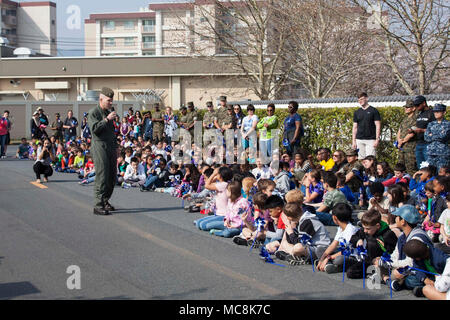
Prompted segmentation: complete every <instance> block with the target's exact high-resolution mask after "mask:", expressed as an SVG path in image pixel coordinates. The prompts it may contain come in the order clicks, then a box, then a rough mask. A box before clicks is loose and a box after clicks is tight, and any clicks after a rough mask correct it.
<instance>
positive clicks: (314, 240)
mask: <svg viewBox="0 0 450 320" xmlns="http://www.w3.org/2000/svg"><path fill="white" fill-rule="evenodd" d="M283 214H284V215H283V217H282V218H283V219H284V224H285V226H286V228H285V230H286V231H285V234H284V237H283V239H282V241H281V243H280V246H279V248H278V250H277V252H276V253H275V255H276V257H277V258H278V259H280V260H286V261H287V262H288V263H290V264H292V265H301V264H306V263H308V262H310V263H314V260H315V259H317V258H318V257H321V256H322V254H323V252H324V251H325V250H326V248H327V246H328V245H329V244H330V237H329V234H328V231H327V230H326V229H325V227H324V225H323V224H322V223H321V222H320V221H319V219H318V218H317V216H316V215H314V214H312V213H310V212H308V211H303V209H302V207H301V205H300V204H299V203H296V202H293V203H287V204H286V205H285V206H284V209H283ZM304 235H306V236H307V237H308V238H309V239H310V240H309V241H310V245H309V248H308V246H306V245H304V244H302V243H301V239H302V236H304ZM309 250H311V252H309ZM310 254H311V255H312V257H310ZM311 259H312V261H311Z"/></svg>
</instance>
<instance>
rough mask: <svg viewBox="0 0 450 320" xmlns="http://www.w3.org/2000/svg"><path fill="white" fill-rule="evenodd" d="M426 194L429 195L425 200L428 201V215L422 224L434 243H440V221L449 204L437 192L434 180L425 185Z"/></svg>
mask: <svg viewBox="0 0 450 320" xmlns="http://www.w3.org/2000/svg"><path fill="white" fill-rule="evenodd" d="M425 195H426V196H427V200H425V201H427V202H426V203H427V215H426V217H425V220H424V221H423V224H422V226H423V228H424V229H425V231H427V233H428V236H429V237H430V238H431V240H432V241H433V243H438V242H439V235H440V233H441V224H440V223H439V222H438V221H439V218H440V216H441V214H442V212H444V210H445V208H446V207H447V204H446V201H445V200H444V199H442V197H441V196H439V195H437V194H436V193H435V187H434V181H430V182H428V183H427V184H426V185H425Z"/></svg>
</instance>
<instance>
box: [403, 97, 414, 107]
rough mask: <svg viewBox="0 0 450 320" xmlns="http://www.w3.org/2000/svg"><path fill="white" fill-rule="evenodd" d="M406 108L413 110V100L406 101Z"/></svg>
mask: <svg viewBox="0 0 450 320" xmlns="http://www.w3.org/2000/svg"><path fill="white" fill-rule="evenodd" d="M403 107H404V108H412V107H414V101H413V99H408V100H406V103H405V105H404V106H403Z"/></svg>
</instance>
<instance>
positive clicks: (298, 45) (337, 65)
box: [274, 0, 382, 98]
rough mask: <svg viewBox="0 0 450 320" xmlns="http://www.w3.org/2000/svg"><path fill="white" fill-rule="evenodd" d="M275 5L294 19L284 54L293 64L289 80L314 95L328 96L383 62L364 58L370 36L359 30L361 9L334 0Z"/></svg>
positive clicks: (287, 62) (284, 0) (285, 16)
mask: <svg viewBox="0 0 450 320" xmlns="http://www.w3.org/2000/svg"><path fill="white" fill-rule="evenodd" d="M274 6H275V9H276V10H277V11H278V13H279V14H280V16H282V17H283V19H285V20H287V21H289V22H290V29H289V32H290V33H291V35H292V37H291V41H290V42H289V44H288V45H287V50H288V53H286V54H285V55H284V56H283V57H284V58H285V61H284V64H285V66H293V68H292V72H289V73H287V74H288V77H289V80H291V81H293V82H294V83H300V84H301V85H302V86H303V87H304V88H306V89H307V91H308V92H309V95H310V96H311V97H312V98H326V97H328V96H330V95H332V93H333V92H334V91H335V90H336V89H337V87H339V85H341V84H342V82H343V81H344V80H345V79H347V78H349V77H351V75H352V74H354V73H355V72H360V71H361V70H362V69H364V68H366V69H367V68H368V67H369V66H374V65H378V64H380V63H382V62H380V61H377V60H370V61H366V59H364V56H365V50H366V49H367V44H368V43H369V40H370V39H369V38H368V37H367V36H364V35H362V34H361V33H360V32H359V29H360V25H359V23H358V19H359V15H361V14H364V12H362V11H361V10H357V11H355V10H354V8H350V7H345V6H344V7H342V3H340V2H339V3H338V2H336V1H333V0H296V1H292V0H280V1H277V2H276V4H275V5H274Z"/></svg>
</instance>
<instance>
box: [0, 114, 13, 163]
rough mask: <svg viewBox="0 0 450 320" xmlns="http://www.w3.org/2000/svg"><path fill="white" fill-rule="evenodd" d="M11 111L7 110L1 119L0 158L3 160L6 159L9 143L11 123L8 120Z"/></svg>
mask: <svg viewBox="0 0 450 320" xmlns="http://www.w3.org/2000/svg"><path fill="white" fill-rule="evenodd" d="M8 117H9V111H8V110H5V112H4V113H3V117H2V118H1V119H0V144H1V153H0V157H1V158H2V159H5V158H6V146H7V144H8V143H9V142H8V137H9V130H10V129H11V123H10V122H9V120H8Z"/></svg>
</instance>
